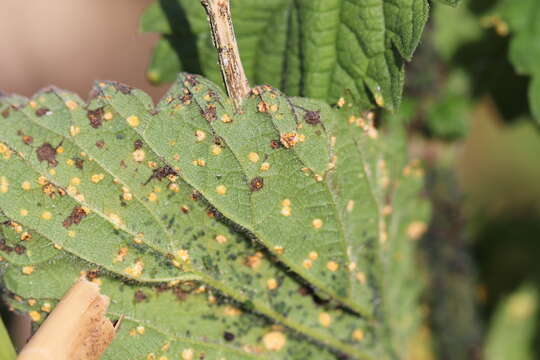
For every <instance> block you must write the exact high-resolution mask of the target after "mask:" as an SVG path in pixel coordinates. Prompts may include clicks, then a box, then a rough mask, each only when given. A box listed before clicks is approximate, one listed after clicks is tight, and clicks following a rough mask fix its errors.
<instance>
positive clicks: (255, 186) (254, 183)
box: [249, 176, 264, 191]
mask: <svg viewBox="0 0 540 360" xmlns="http://www.w3.org/2000/svg"><path fill="white" fill-rule="evenodd" d="M263 187H264V179H263V178H262V177H260V176H257V177H255V178H253V179H252V180H251V181H250V183H249V188H250V189H251V191H259V190H261V189H262V188H263Z"/></svg>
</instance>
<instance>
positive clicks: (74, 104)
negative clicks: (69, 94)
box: [66, 100, 77, 110]
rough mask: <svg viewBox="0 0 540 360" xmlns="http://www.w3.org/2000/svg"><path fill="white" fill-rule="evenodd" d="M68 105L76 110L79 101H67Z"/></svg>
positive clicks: (70, 108)
mask: <svg viewBox="0 0 540 360" xmlns="http://www.w3.org/2000/svg"><path fill="white" fill-rule="evenodd" d="M66 106H67V107H68V108H69V110H75V109H76V108H77V103H76V102H75V101H73V100H68V101H66Z"/></svg>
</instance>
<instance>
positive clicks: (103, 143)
mask: <svg viewBox="0 0 540 360" xmlns="http://www.w3.org/2000/svg"><path fill="white" fill-rule="evenodd" d="M103 146H105V141H103V140H98V141H96V147H97V148H98V149H103Z"/></svg>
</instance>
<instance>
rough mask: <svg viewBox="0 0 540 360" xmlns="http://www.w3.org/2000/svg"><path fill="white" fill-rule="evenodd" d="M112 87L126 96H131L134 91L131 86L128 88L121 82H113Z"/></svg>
mask: <svg viewBox="0 0 540 360" xmlns="http://www.w3.org/2000/svg"><path fill="white" fill-rule="evenodd" d="M112 85H113V86H114V88H115V89H116V90H118V91H120V92H121V93H122V94H124V95H129V94H131V90H133V88H132V87H131V86H128V85H125V84H122V83H119V82H113V84H112Z"/></svg>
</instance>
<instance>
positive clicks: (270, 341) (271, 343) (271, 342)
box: [262, 331, 287, 351]
mask: <svg viewBox="0 0 540 360" xmlns="http://www.w3.org/2000/svg"><path fill="white" fill-rule="evenodd" d="M262 341H263V344H264V347H265V348H266V349H267V350H270V351H279V350H281V349H282V348H283V347H284V346H285V344H286V343H287V338H286V337H285V335H284V334H283V333H282V332H281V331H271V332H269V333H268V334H266V335H264V336H263V339H262Z"/></svg>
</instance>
